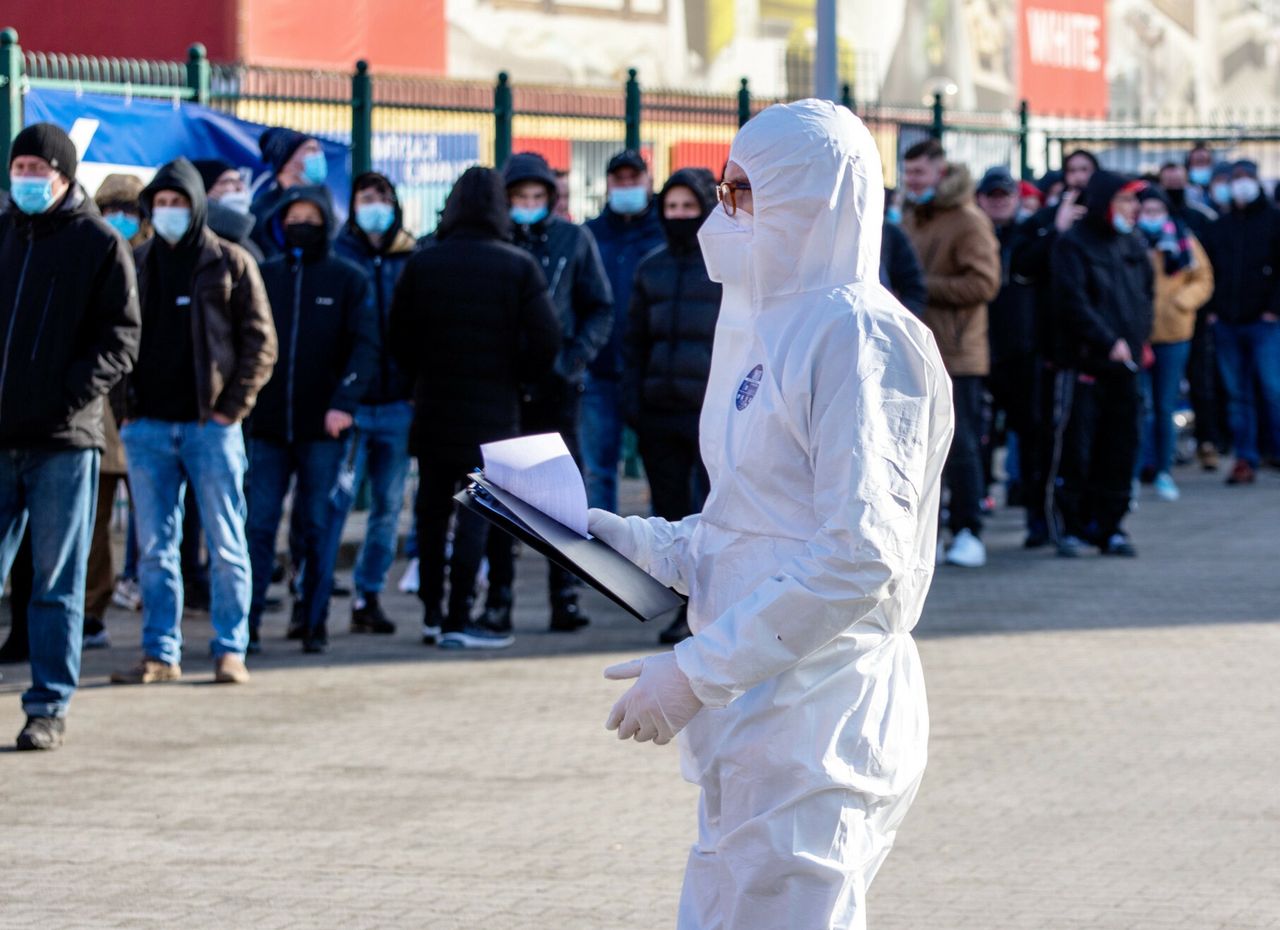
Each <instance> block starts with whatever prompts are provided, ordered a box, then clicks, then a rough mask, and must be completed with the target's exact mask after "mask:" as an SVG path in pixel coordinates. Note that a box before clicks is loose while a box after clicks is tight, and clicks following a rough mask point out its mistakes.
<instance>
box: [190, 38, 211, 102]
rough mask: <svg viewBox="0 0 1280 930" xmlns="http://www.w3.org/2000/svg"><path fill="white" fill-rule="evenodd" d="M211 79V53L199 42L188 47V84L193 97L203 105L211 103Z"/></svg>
mask: <svg viewBox="0 0 1280 930" xmlns="http://www.w3.org/2000/svg"><path fill="white" fill-rule="evenodd" d="M209 81H210V68H209V54H208V52H206V51H205V47H204V46H203V45H201V44H200V43H199V42H197V43H196V44H195V45H193V46H191V48H189V49H187V86H188V87H190V88H191V93H192V94H193V95H194V96H193V98H192V99H193V100H195V102H196V103H198V104H200V105H201V106H208V105H209Z"/></svg>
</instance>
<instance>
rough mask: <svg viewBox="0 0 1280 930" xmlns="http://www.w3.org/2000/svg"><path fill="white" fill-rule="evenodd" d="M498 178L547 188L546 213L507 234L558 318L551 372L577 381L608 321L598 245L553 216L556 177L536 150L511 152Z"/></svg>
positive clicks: (605, 335) (605, 336)
mask: <svg viewBox="0 0 1280 930" xmlns="http://www.w3.org/2000/svg"><path fill="white" fill-rule="evenodd" d="M503 179H504V181H505V183H506V187H507V190H508V191H509V190H511V188H512V186H513V185H516V184H519V183H520V182H522V181H536V182H538V183H539V184H541V185H543V186H544V187H546V188H547V191H548V196H549V201H548V209H549V212H548V215H547V218H546V219H544V220H542V221H540V222H537V223H534V224H533V225H531V226H516V227H515V229H514V230H513V237H514V241H515V244H516V245H518V246H519V247H520V248H522V249H525V250H526V251H527V252H529V253H530V254H531V255H532V256H533V257H534V258H535V259H536V260H537V262H538V265H539V266H540V267H541V268H542V274H543V276H544V277H545V279H546V282H547V284H546V286H547V290H548V292H549V293H550V295H551V302H552V304H554V305H555V308H556V312H557V313H558V315H559V318H560V326H561V329H562V332H563V334H564V336H563V346H562V348H561V350H560V354H559V355H558V356H557V357H556V365H555V372H554V377H555V378H557V379H559V380H560V381H562V382H565V383H567V384H568V385H570V386H573V387H579V386H580V385H581V384H582V382H583V377H584V375H585V374H586V370H587V366H588V365H589V364H591V362H592V361H593V360H594V359H595V358H596V356H597V355H599V354H600V350H601V349H603V348H604V346H605V344H606V343H607V342H608V341H609V333H610V331H611V329H612V327H613V290H612V289H611V288H610V286H609V279H608V277H607V276H606V275H605V273H604V266H603V265H602V264H601V262H600V251H599V249H597V248H596V241H595V239H594V238H593V237H592V235H591V233H590V232H588V231H587V230H586V229H584V228H583V227H581V226H575V225H574V224H573V223H568V222H566V221H564V220H562V219H559V218H557V217H556V216H555V203H556V178H555V175H554V174H552V172H551V168H550V167H549V166H548V165H547V163H546V161H545V160H544V159H543V158H542V156H540V155H535V154H533V153H528V152H526V153H522V154H518V155H513V156H511V159H510V160H509V161H508V162H507V166H506V168H505V169H504V170H503ZM557 387H558V386H557ZM552 393H555V392H554V391H552Z"/></svg>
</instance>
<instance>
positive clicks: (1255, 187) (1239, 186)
mask: <svg viewBox="0 0 1280 930" xmlns="http://www.w3.org/2000/svg"><path fill="white" fill-rule="evenodd" d="M1261 193H1262V185H1260V184H1259V183H1258V180H1257V178H1235V179H1233V180H1232V181H1231V197H1232V199H1233V200H1235V202H1236V203H1237V204H1239V205H1240V206H1242V207H1243V206H1247V205H1248V204H1251V203H1253V202H1254V201H1255V200H1257V199H1258V195H1259V194H1261Z"/></svg>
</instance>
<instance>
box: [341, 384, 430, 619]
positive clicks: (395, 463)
mask: <svg viewBox="0 0 1280 930" xmlns="http://www.w3.org/2000/svg"><path fill="white" fill-rule="evenodd" d="M412 423H413V405H412V404H409V403H396V404H384V405H379V406H377V407H360V408H359V409H358V410H357V411H356V431H355V432H354V433H353V434H352V436H351V438H350V439H349V440H348V441H347V444H346V450H345V452H344V455H343V461H344V468H349V469H350V472H349V474H348V475H346V476H344V478H345V479H347V480H345V481H340V482H338V484H339V486H338V487H335V488H334V489H333V492H332V493H331V494H330V495H329V514H328V517H327V519H326V528H325V535H324V543H323V546H322V549H323V561H322V562H321V563H320V571H321V573H322V574H323V575H325V576H327V577H329V578H332V577H333V573H334V571H335V570H336V568H337V564H338V550H339V549H340V548H341V547H342V528H343V526H344V525H345V524H346V522H347V515H348V514H349V513H350V512H351V505H352V504H353V503H355V499H356V493H357V492H358V491H359V488H360V483H361V482H362V481H363V480H364V475H365V473H366V472H368V475H369V482H370V484H372V486H373V505H372V507H371V508H370V510H369V522H368V524H367V526H366V527H365V537H364V545H363V546H362V547H361V548H360V556H359V558H358V559H357V560H356V570H355V582H356V590H357V591H359V592H360V593H361V594H381V593H382V587H383V585H384V584H385V582H386V579H387V572H388V570H390V568H391V562H392V561H393V560H394V559H395V557H396V531H397V530H398V529H399V526H400V509H401V506H402V503H403V501H404V485H405V481H406V479H407V478H408V476H409V426H410V425H411V424H412Z"/></svg>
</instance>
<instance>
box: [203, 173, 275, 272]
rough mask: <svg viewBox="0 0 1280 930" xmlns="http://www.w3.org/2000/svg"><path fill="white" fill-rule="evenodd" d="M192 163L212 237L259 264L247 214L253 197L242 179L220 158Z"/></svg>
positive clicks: (259, 255) (259, 259) (258, 253)
mask: <svg viewBox="0 0 1280 930" xmlns="http://www.w3.org/2000/svg"><path fill="white" fill-rule="evenodd" d="M192 164H193V165H195V168H196V170H197V171H199V172H200V179H201V180H202V181H203V182H204V193H205V197H206V199H207V201H208V207H209V219H208V220H207V222H208V224H209V228H210V229H211V230H213V233H214V235H215V236H220V237H222V238H223V239H226V240H227V241H228V242H233V243H235V244H236V245H238V246H240V248H242V249H244V250H245V251H246V252H248V253H249V254H250V255H251V256H252V257H253V260H254V261H255V262H257V263H258V264H259V265H261V264H262V263H263V261H265V258H264V256H263V254H262V249H260V248H258V243H256V242H254V241H253V226H254V218H253V214H252V213H250V212H249V206H250V204H251V202H252V198H251V197H250V194H249V187H248V185H246V184H245V183H244V176H243V175H242V174H241V173H240V171H239V169H238V168H236V167H235V166H233V165H232V164H231V163H230V162H225V161H223V160H222V159H220V158H201V159H197V160H195V161H193V162H192Z"/></svg>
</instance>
